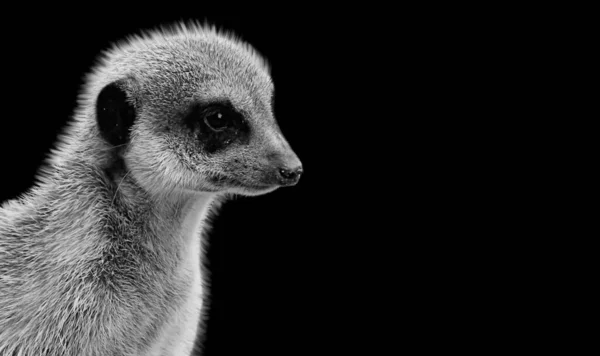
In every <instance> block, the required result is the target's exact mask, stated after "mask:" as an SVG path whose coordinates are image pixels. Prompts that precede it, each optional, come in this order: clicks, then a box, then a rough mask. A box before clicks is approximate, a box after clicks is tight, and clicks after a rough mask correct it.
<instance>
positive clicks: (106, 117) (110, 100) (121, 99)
mask: <svg viewBox="0 0 600 356" xmlns="http://www.w3.org/2000/svg"><path fill="white" fill-rule="evenodd" d="M130 84H131V83H129V82H128V81H125V80H119V81H116V82H112V83H110V84H108V85H107V86H105V87H104V88H103V89H102V90H101V91H100V94H98V98H97V100H96V120H97V123H98V128H99V129H100V134H101V135H102V137H103V138H104V139H105V140H106V141H107V142H108V143H110V144H111V145H113V146H117V145H123V144H125V143H127V142H128V141H129V130H130V129H131V126H132V125H133V121H134V119H135V107H134V105H133V101H132V100H131V98H130V97H128V95H127V91H128V89H132V88H131V85H130Z"/></svg>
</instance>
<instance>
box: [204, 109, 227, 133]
mask: <svg viewBox="0 0 600 356" xmlns="http://www.w3.org/2000/svg"><path fill="white" fill-rule="evenodd" d="M204 123H205V124H206V126H208V127H209V128H210V129H211V130H213V131H216V132H221V131H224V130H225V129H226V128H227V126H228V125H229V120H228V117H227V115H226V114H225V113H223V112H221V111H216V112H213V113H210V114H208V115H206V116H205V117H204Z"/></svg>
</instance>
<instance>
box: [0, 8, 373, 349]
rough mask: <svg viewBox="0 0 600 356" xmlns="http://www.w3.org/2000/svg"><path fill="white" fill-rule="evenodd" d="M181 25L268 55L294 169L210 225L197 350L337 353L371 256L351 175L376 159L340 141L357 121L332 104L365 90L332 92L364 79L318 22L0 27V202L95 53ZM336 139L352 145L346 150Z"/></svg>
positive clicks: (22, 176)
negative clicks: (206, 305)
mask: <svg viewBox="0 0 600 356" xmlns="http://www.w3.org/2000/svg"><path fill="white" fill-rule="evenodd" d="M190 19H199V20H208V21H209V22H210V23H212V24H215V25H217V26H218V27H220V28H223V29H227V30H231V31H233V32H235V33H236V34H237V35H239V36H240V37H241V38H242V39H243V40H246V41H248V42H249V43H251V44H252V45H253V46H254V47H255V48H256V49H257V50H258V51H259V52H260V53H262V54H263V55H264V56H265V57H266V58H267V59H268V61H269V62H270V64H271V68H272V76H273V80H274V83H275V88H276V89H275V90H276V100H275V116H276V118H277V120H278V122H279V125H280V128H281V130H282V132H283V134H284V136H285V137H286V138H287V140H288V142H289V143H290V144H291V146H292V147H293V149H294V150H295V152H296V153H297V155H298V156H299V157H300V159H301V160H302V162H303V166H304V172H305V173H304V175H303V176H302V179H301V181H300V183H299V184H298V185H297V186H295V187H291V188H285V189H280V190H277V191H276V192H274V193H271V194H268V195H265V196H260V197H254V198H239V199H236V200H234V201H231V202H229V203H227V204H226V205H225V206H224V207H223V208H222V209H221V210H220V212H219V214H218V217H217V218H215V219H214V220H213V223H212V229H211V230H210V233H209V241H208V242H209V243H208V249H207V257H208V263H207V265H208V268H209V270H210V281H211V283H210V285H211V287H210V309H209V311H208V322H207V329H206V341H205V345H204V348H205V355H233V354H239V352H240V351H243V354H257V355H287V354H291V353H294V354H295V353H302V354H336V353H337V352H339V350H340V348H342V347H344V348H345V347H347V346H348V342H349V340H352V342H351V344H357V343H358V341H359V340H358V339H356V338H355V337H354V336H352V335H354V332H356V331H357V330H358V331H359V333H361V331H360V329H357V328H358V325H356V326H353V325H352V323H355V320H356V318H357V317H358V315H361V314H365V311H359V310H357V306H358V305H359V304H360V299H361V298H362V297H361V294H363V293H364V290H365V283H367V282H366V280H367V278H365V276H364V273H363V270H364V266H362V265H361V264H362V263H361V260H365V259H366V258H368V256H367V251H366V249H365V248H363V246H362V245H363V244H365V241H367V240H368V236H365V235H364V234H365V232H366V231H367V230H365V229H363V228H361V226H362V225H363V224H365V223H367V220H368V219H366V218H365V214H361V213H360V210H361V209H364V208H367V209H371V208H372V207H371V206H365V205H364V203H363V200H364V199H363V198H364V197H366V196H370V195H373V194H374V189H373V188H370V187H369V186H368V185H366V184H364V183H362V182H361V180H360V179H358V178H357V177H358V174H359V173H360V172H361V171H362V172H364V171H365V170H366V169H365V167H368V166H369V165H371V164H372V162H373V161H372V160H371V158H369V152H368V150H369V149H370V148H371V147H372V145H371V144H368V143H367V140H366V139H365V138H364V137H362V136H363V135H365V134H366V133H364V132H361V133H360V134H359V136H354V137H344V136H345V132H346V129H347V128H350V127H352V126H355V125H357V123H358V122H359V121H358V120H359V119H360V117H359V116H358V115H350V114H349V113H348V111H344V110H341V109H340V108H341V106H347V105H348V104H349V103H351V104H352V105H357V106H358V105H360V102H361V100H363V99H362V98H363V97H364V95H361V94H360V93H361V90H364V89H361V90H359V89H357V90H356V91H354V93H353V95H352V96H350V97H346V96H344V95H342V91H343V90H346V91H348V89H349V88H348V86H349V85H355V84H356V83H357V82H358V80H359V79H358V78H359V77H360V76H364V75H365V72H364V71H363V70H356V69H355V70H353V71H352V72H351V75H348V73H344V71H343V69H344V68H348V67H349V66H354V67H355V68H359V69H360V67H361V64H360V63H354V62H355V59H353V57H352V56H351V54H349V53H348V51H353V48H351V47H348V46H346V43H347V40H348V38H349V37H348V36H347V35H348V34H347V33H344V32H345V28H344V26H343V25H342V24H336V23H331V19H332V18H331V17H329V16H313V17H302V16H298V18H297V19H290V18H289V17H286V18H283V17H272V16H263V17H255V16H253V17H250V16H211V15H206V14H204V13H202V12H194V11H190V12H187V13H186V14H185V16H182V15H181V14H176V15H174V16H169V15H166V14H155V15H147V16H136V17H124V16H123V17H119V16H115V15H111V16H108V17H105V16H98V17H92V18H86V17H72V16H69V15H67V14H65V15H64V16H57V15H53V16H44V14H39V15H32V16H30V17H29V18H28V21H29V25H28V26H27V28H20V29H16V28H15V27H14V26H13V25H8V26H7V30H6V33H7V35H6V36H5V37H4V39H3V41H4V44H3V48H4V50H5V52H4V56H3V59H2V61H3V63H4V64H3V68H4V88H5V91H4V94H3V105H4V107H5V109H6V110H4V113H3V115H2V116H3V117H2V126H1V133H0V145H1V146H0V152H2V167H3V168H2V182H3V183H2V188H1V189H0V200H1V201H4V200H7V199H11V198H15V197H17V196H18V195H19V194H21V193H22V192H25V191H27V190H28V189H29V188H30V187H31V186H32V184H33V183H34V177H35V174H36V171H37V169H38V167H39V165H40V164H41V163H42V162H43V160H44V159H45V158H46V157H47V154H48V153H49V149H50V148H51V147H53V143H54V142H55V139H56V137H57V135H58V134H59V133H60V132H61V131H62V129H63V127H64V125H65V123H66V122H67V120H69V118H70V117H71V115H72V112H73V110H74V108H75V105H76V97H77V94H78V91H79V89H80V86H81V84H82V78H83V75H84V74H85V73H86V72H87V71H88V70H89V68H90V67H91V66H92V65H93V64H94V60H95V58H96V56H97V55H98V54H99V53H100V51H102V50H104V49H106V48H108V47H109V46H110V44H111V43H112V42H114V41H117V40H119V39H122V38H123V37H125V36H127V35H129V34H132V33H137V32H138V31H139V30H140V29H152V28H154V27H156V26H157V25H160V24H170V23H173V22H175V21H179V20H190ZM352 36H354V37H355V38H354V39H356V38H357V37H356V36H358V35H357V34H356V33H354V34H352ZM350 91H353V90H350ZM360 131H361V130H360V128H359V132H360ZM361 137H362V138H361ZM347 139H350V140H352V141H354V142H355V143H356V145H354V146H353V147H344V145H342V142H343V141H344V140H347ZM357 162H358V163H359V164H360V165H361V167H357V166H356V163H357ZM382 183H383V182H382ZM370 231H371V232H370V233H371V234H373V229H370ZM363 327H364V326H363ZM361 328H362V327H361ZM346 330H347V331H346ZM352 347H353V348H354V347H355V346H352ZM317 350H318V352H317Z"/></svg>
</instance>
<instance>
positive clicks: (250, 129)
mask: <svg viewBox="0 0 600 356" xmlns="http://www.w3.org/2000/svg"><path fill="white" fill-rule="evenodd" d="M115 93H116V94H115ZM121 94H122V96H123V98H124V100H122V102H119V99H118V98H119V95H121ZM271 97H272V83H271V80H270V77H269V74H268V67H267V65H266V62H265V61H264V60H263V59H262V58H261V57H260V56H259V55H258V54H257V53H256V52H255V51H254V50H253V49H252V48H251V47H249V46H248V45H246V44H244V43H242V42H240V41H239V40H236V39H235V38H234V37H232V36H231V35H227V34H223V33H218V32H217V31H215V30H214V29H210V28H207V27H202V26H198V25H192V26H188V27H186V26H179V27H177V28H175V29H171V30H162V31H156V32H153V33H149V34H146V35H144V36H142V37H132V38H130V39H128V41H126V42H123V43H121V44H118V45H116V46H115V47H114V48H113V49H111V50H109V51H108V52H106V53H105V55H104V56H103V57H102V59H101V61H100V63H99V65H98V66H97V67H96V68H94V70H93V71H92V72H91V74H90V75H89V76H88V78H87V81H86V85H85V86H84V90H83V91H82V93H81V95H80V98H79V106H78V108H77V110H76V112H75V115H74V120H73V122H72V123H71V125H70V127H68V129H67V130H66V132H65V134H64V135H63V137H62V138H61V140H60V142H59V144H58V146H57V149H56V150H54V151H53V152H52V154H51V156H50V157H49V159H48V162H47V165H46V167H44V168H43V170H42V172H41V175H40V176H39V183H38V184H37V185H36V186H35V187H33V188H32V189H31V190H30V191H29V192H28V193H27V194H24V195H23V196H22V197H21V198H19V199H15V200H12V201H9V202H6V203H5V204H3V205H2V206H1V207H0V355H2V356H4V355H11V356H12V355H36V356H37V355H48V356H54V355H64V356H71V355H88V356H100V355H131V356H134V355H135V356H137V355H140V356H141V355H145V356H146V355H148V356H167V355H173V356H175V355H176V356H180V355H190V353H191V352H192V349H193V345H194V341H195V338H196V335H197V334H198V330H197V326H198V324H199V321H200V318H201V310H202V301H203V297H204V294H205V293H206V292H205V291H204V289H203V287H202V281H203V279H204V278H203V276H202V273H201V272H202V270H201V268H200V267H201V263H200V258H201V239H200V235H201V233H202V230H203V229H205V227H206V223H205V220H206V218H207V216H208V215H209V214H210V212H211V211H212V210H213V209H214V207H215V206H216V205H218V204H219V203H220V202H222V201H223V198H224V197H225V196H226V194H231V193H234V194H244V195H258V194H264V193H268V192H270V191H273V190H274V189H276V188H277V187H278V186H281V185H290V184H295V182H296V181H297V178H298V177H299V174H300V173H299V172H300V170H299V168H298V169H297V174H296V175H295V176H293V177H292V178H290V175H289V172H292V170H290V169H291V168H290V169H287V168H286V169H287V170H282V168H280V167H299V165H300V162H299V160H298V159H297V157H296V156H295V154H294V153H293V151H292V150H291V148H290V147H289V145H288V144H287V142H286V141H285V139H284V138H283V136H282V135H281V133H280V132H279V129H278V127H277V124H276V122H275V120H274V118H273V115H272V111H271V102H270V100H271ZM223 100H226V102H227V105H229V106H228V107H231V108H232V109H231V112H232V113H233V114H231V115H230V116H231V117H233V118H234V119H235V120H237V121H235V122H233V121H232V122H233V123H230V124H228V125H225V124H223V125H222V127H221V126H218V125H221V123H220V121H219V120H220V119H221V118H222V117H223V115H222V114H221V113H227V112H228V111H226V109H223V107H224V106H223V105H224V104H223V105H221V104H218V105H220V106H218V108H220V109H219V110H221V111H219V112H218V113H219V114H218V115H215V114H213V113H214V110H215V109H214V105H217V104H213V102H220V101H223ZM115 102H118V103H117V104H115ZM115 105H116V106H115ZM211 105H213V106H211ZM113 106H114V107H113ZM211 110H212V111H211ZM227 110H229V109H227ZM211 115H212V116H211ZM236 115H237V116H236ZM198 118H200V119H198ZM234 119H232V120H234ZM124 125H125V126H127V127H126V129H124V128H123V126H124ZM207 127H208V128H207ZM275 168H277V169H275ZM278 172H279V173H278ZM282 177H284V178H282ZM286 179H287V180H286Z"/></svg>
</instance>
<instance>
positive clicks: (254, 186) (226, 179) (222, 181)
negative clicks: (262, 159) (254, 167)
mask: <svg viewBox="0 0 600 356" xmlns="http://www.w3.org/2000/svg"><path fill="white" fill-rule="evenodd" d="M210 180H211V183H213V184H215V183H216V185H218V186H223V185H228V186H231V187H235V188H244V189H250V190H268V189H272V188H275V187H276V186H277V185H276V184H263V183H254V182H244V181H241V180H239V179H237V178H233V177H230V176H227V175H224V174H221V173H213V174H211V175H210Z"/></svg>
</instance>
